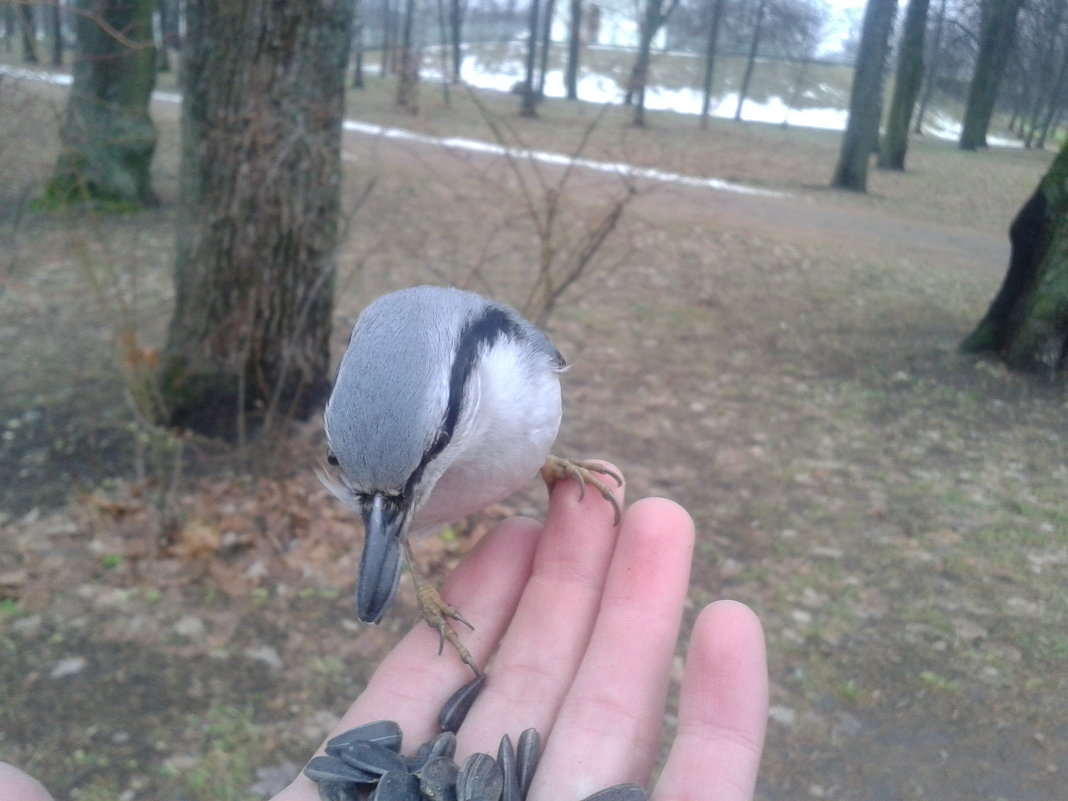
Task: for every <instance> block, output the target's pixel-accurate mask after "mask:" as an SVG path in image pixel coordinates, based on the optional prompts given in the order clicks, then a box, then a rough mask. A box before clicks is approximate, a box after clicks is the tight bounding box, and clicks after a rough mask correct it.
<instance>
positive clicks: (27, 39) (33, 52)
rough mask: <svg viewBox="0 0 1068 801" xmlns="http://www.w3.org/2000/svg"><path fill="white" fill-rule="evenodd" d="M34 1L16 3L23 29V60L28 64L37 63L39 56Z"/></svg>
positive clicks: (20, 24)
mask: <svg viewBox="0 0 1068 801" xmlns="http://www.w3.org/2000/svg"><path fill="white" fill-rule="evenodd" d="M33 7H34V3H32V2H30V0H24V2H18V3H15V10H16V12H17V13H18V21H19V28H21V30H22V60H23V61H25V62H26V63H27V64H36V63H37V62H38V61H40V59H39V58H38V57H37V21H36V19H35V17H34V14H33Z"/></svg>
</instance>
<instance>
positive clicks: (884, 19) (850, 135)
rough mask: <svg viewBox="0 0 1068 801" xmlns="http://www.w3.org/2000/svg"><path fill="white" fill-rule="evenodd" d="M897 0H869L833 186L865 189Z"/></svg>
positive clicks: (875, 135) (875, 136) (856, 190)
mask: <svg viewBox="0 0 1068 801" xmlns="http://www.w3.org/2000/svg"><path fill="white" fill-rule="evenodd" d="M896 12H897V0H868V4H867V6H866V7H865V9H864V24H863V26H862V28H861V32H860V49H859V50H858V52H857V63H856V66H855V68H854V70H853V87H852V89H851V90H850V93H849V121H848V122H847V123H846V129H845V133H844V134H843V136H842V148H841V151H840V152H839V156H838V166H837V167H836V168H835V171H834V178H833V179H832V180H831V186H834V187H837V188H839V189H851V190H853V191H854V192H866V191H867V186H868V160H869V157H870V155H871V152H872V151H873V150H874V149H875V145H876V143H877V141H878V137H879V112H880V108H879V107H880V102H881V99H882V85H883V73H884V71H885V67H886V54H887V50H888V49H889V43H890V31H891V29H892V28H893V26H894V14H895V13H896Z"/></svg>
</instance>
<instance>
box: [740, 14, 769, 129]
mask: <svg viewBox="0 0 1068 801" xmlns="http://www.w3.org/2000/svg"><path fill="white" fill-rule="evenodd" d="M767 13H768V0H756V6H754V10H753V25H752V36H751V37H750V39H749V55H748V56H747V57H746V60H745V72H744V73H743V74H742V83H741V85H740V86H739V88H738V105H737V106H736V107H735V109H734V119H735V120H740V119H741V118H742V106H744V105H745V98H746V95H748V94H749V81H750V80H752V78H753V68H754V67H755V66H756V57H757V50H758V49H759V48H760V35H761V33H762V32H763V30H764V17H765V16H766V15H767Z"/></svg>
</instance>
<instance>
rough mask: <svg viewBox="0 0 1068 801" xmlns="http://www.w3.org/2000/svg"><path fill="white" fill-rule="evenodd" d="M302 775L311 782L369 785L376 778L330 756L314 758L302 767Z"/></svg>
mask: <svg viewBox="0 0 1068 801" xmlns="http://www.w3.org/2000/svg"><path fill="white" fill-rule="evenodd" d="M304 775H305V776H307V777H308V778H309V779H311V780H312V781H313V782H345V783H346V784H370V783H371V782H374V781H375V780H376V779H377V778H378V777H377V776H375V775H373V774H370V773H368V772H367V771H364V770H360V769H359V768H356V767H353V766H352V765H350V764H349V763H347V762H344V761H342V760H340V759H338V758H337V757H332V756H319V757H315V758H314V759H313V760H312V761H311V762H309V763H308V764H307V765H305V766H304Z"/></svg>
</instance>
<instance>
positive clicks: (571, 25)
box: [564, 0, 582, 100]
mask: <svg viewBox="0 0 1068 801" xmlns="http://www.w3.org/2000/svg"><path fill="white" fill-rule="evenodd" d="M581 53H582V0H570V3H569V14H568V24H567V68H566V70H565V71H564V86H565V90H566V92H567V99H568V100H578V74H579V58H580V56H581Z"/></svg>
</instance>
